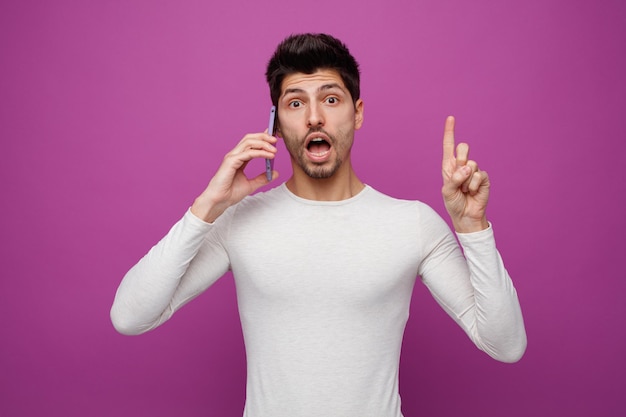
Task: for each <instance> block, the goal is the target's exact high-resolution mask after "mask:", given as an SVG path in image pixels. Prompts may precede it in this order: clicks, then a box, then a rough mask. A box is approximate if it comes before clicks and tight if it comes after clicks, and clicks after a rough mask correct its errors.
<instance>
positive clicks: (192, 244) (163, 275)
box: [111, 210, 229, 335]
mask: <svg viewBox="0 0 626 417" xmlns="http://www.w3.org/2000/svg"><path fill="white" fill-rule="evenodd" d="M228 221H229V211H227V212H225V213H224V214H223V215H222V216H220V218H219V219H218V221H216V222H215V223H206V222H204V221H202V220H201V219H199V218H197V217H196V216H194V215H193V214H192V213H191V211H190V210H188V211H187V212H186V213H185V215H184V216H183V217H182V219H181V220H179V221H178V222H177V223H176V224H175V225H174V226H173V227H172V228H171V229H170V231H169V232H168V233H167V235H165V237H164V238H163V239H161V240H160V241H159V242H158V243H157V244H156V245H155V246H154V247H152V249H150V251H149V252H148V253H147V254H146V255H145V256H144V257H143V258H142V259H141V260H140V261H139V262H138V263H137V264H136V265H135V266H133V267H132V268H131V269H130V270H129V271H128V272H127V273H126V275H125V276H124V278H123V280H122V282H121V283H120V286H119V287H118V290H117V292H116V295H115V299H114V302H113V306H112V307H111V321H112V322H113V325H114V327H115V328H116V329H117V330H118V331H119V332H120V333H122V334H128V335H135V334H141V333H144V332H147V331H149V330H151V329H154V328H155V327H157V326H159V325H161V324H162V323H164V322H165V321H166V320H168V319H169V318H170V317H171V316H172V315H173V314H174V312H176V311H177V310H178V309H179V308H180V307H182V306H183V305H185V304H186V303H187V302H189V301H190V300H192V299H193V298H195V297H196V296H198V295H199V294H200V293H202V292H203V291H204V290H206V289H207V288H208V287H209V286H211V284H213V283H214V282H215V281H217V280H218V279H219V278H220V277H221V276H222V275H224V273H225V272H226V271H227V270H228V268H229V259H228V254H227V251H226V249H225V247H224V245H223V244H222V238H221V233H222V232H221V230H222V229H223V228H224V226H227V223H228Z"/></svg>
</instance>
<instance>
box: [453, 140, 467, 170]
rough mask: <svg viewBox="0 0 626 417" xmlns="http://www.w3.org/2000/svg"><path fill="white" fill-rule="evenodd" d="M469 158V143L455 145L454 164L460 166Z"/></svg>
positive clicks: (465, 163)
mask: <svg viewBox="0 0 626 417" xmlns="http://www.w3.org/2000/svg"><path fill="white" fill-rule="evenodd" d="M468 159H469V145H468V144H467V143H459V144H458V145H457V147H456V166H457V167H462V166H465V165H467V161H468Z"/></svg>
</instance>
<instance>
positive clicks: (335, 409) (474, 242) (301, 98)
mask: <svg viewBox="0 0 626 417" xmlns="http://www.w3.org/2000/svg"><path fill="white" fill-rule="evenodd" d="M266 76H267V80H268V83H269V86H270V94H271V97H272V102H273V103H274V105H275V106H276V107H277V118H278V125H277V127H278V129H277V135H278V136H280V137H282V139H283V140H284V142H285V145H286V147H287V149H288V151H289V155H290V158H291V163H292V167H293V174H292V176H291V178H289V179H288V180H287V182H286V183H284V184H281V185H279V186H278V187H276V188H274V189H272V190H270V191H268V192H265V193H258V194H255V195H251V194H252V193H253V192H254V191H255V190H257V189H258V188H259V187H260V186H262V185H264V184H266V183H267V181H268V180H267V179H266V178H265V174H264V173H260V174H259V175H258V176H256V177H254V178H251V179H249V178H248V177H247V176H246V175H245V174H244V169H245V167H246V165H247V163H248V162H249V161H251V160H252V159H255V158H266V159H272V158H274V157H275V155H276V147H275V146H274V144H275V143H276V141H277V139H276V138H275V137H273V136H271V135H270V134H268V132H265V133H256V134H249V135H246V136H245V137H244V138H243V139H242V140H241V141H240V142H239V144H237V146H235V148H234V149H233V150H232V151H231V152H229V153H228V154H227V155H226V157H225V158H224V160H223V163H222V164H221V166H220V167H219V169H218V171H217V173H216V174H215V176H214V177H213V178H212V179H211V181H210V182H209V185H208V187H207V188H206V190H204V192H202V194H200V196H199V197H198V198H197V199H196V200H195V201H194V203H193V205H192V206H191V208H190V210H189V211H188V212H187V213H186V214H185V215H184V216H183V218H182V219H181V220H180V221H179V222H178V223H177V224H176V225H175V226H174V227H173V228H172V230H171V231H170V232H169V233H168V234H167V236H166V237H165V238H164V239H163V240H162V241H161V242H159V243H158V244H157V245H156V246H155V247H154V248H152V249H151V250H150V252H149V253H148V254H147V255H146V256H145V257H144V258H143V259H142V260H141V261H140V262H139V263H138V264H137V265H136V266H134V267H133V268H132V269H131V270H130V271H129V272H128V274H127V275H126V277H125V278H124V280H123V281H122V283H121V285H120V288H119V290H118V292H117V295H116V299H115V302H114V305H113V307H112V310H111V317H112V320H113V323H114V325H115V327H116V328H117V329H118V331H120V332H122V333H125V334H138V333H142V332H145V331H148V330H150V329H153V328H155V327H157V326H158V325H160V324H161V323H163V322H164V321H165V320H167V319H168V318H170V317H171V316H172V314H173V313H174V312H175V311H176V310H177V309H179V308H180V307H181V306H182V305H184V304H185V303H186V302H188V301H189V300H191V299H192V298H194V297H195V296H197V295H198V294H200V293H201V292H202V291H204V290H205V289H207V288H208V287H209V286H210V285H211V284H212V283H213V282H215V281H216V280H217V279H218V278H219V277H220V276H222V275H223V274H224V273H225V272H226V271H227V270H228V269H231V270H232V272H233V274H234V277H235V280H236V286H237V298H238V302H239V311H240V317H241V322H242V329H243V332H244V339H245V344H246V356H247V361H248V378H247V391H246V392H247V398H246V405H245V410H244V416H247V417H265V416H271V417H277V416H278V417H279V416H289V417H297V416H325V417H332V416H337V417H346V416H355V417H364V416H376V417H398V416H401V415H402V414H401V410H400V398H399V394H398V363H399V356H400V347H401V343H402V335H403V332H404V328H405V324H406V320H407V318H408V311H409V303H410V297H411V293H412V289H413V285H414V282H415V278H416V276H420V277H421V280H422V282H424V283H425V284H426V285H427V286H428V288H429V290H430V291H431V292H432V294H433V296H434V297H435V298H436V300H437V301H438V303H439V304H440V305H441V306H442V307H443V308H444V309H445V310H446V311H447V312H448V314H450V316H451V317H452V318H453V319H454V320H455V321H456V322H457V323H458V324H459V325H460V326H461V327H462V328H463V329H464V330H465V332H466V333H467V334H468V336H469V337H470V338H471V340H472V341H473V342H474V343H475V344H476V345H477V346H478V347H479V348H480V349H482V350H484V351H485V352H486V353H488V354H489V355H491V356H492V357H494V358H495V359H497V360H501V361H505V362H514V361H517V360H518V359H519V358H520V357H521V356H522V354H523V352H524V350H525V347H526V335H525V330H524V324H523V320H522V315H521V310H520V306H519V303H518V300H517V296H516V293H515V289H514V287H513V285H512V283H511V280H510V278H509V276H508V274H507V272H506V270H505V269H504V266H503V263H502V260H501V258H500V255H499V253H498V252H497V250H496V247H495V242H494V238H493V232H492V229H491V226H490V224H489V223H488V222H487V219H486V215H485V209H486V205H487V200H488V196H489V179H488V176H487V174H486V173H485V172H484V171H481V170H479V168H478V165H477V164H476V163H475V162H473V161H470V160H468V152H469V148H468V146H467V145H465V144H459V145H458V146H456V148H455V143H454V119H453V118H452V117H449V118H448V119H447V120H446V123H445V130H444V140H443V156H444V157H443V166H442V172H443V188H442V193H443V197H444V201H445V205H446V208H447V210H448V212H449V214H450V216H451V219H452V223H453V225H454V228H455V230H456V232H457V236H458V239H459V241H460V243H461V245H462V247H463V251H464V253H465V257H464V256H463V254H462V252H461V249H460V248H459V245H458V243H457V241H456V240H455V238H454V235H453V234H452V233H451V231H450V230H449V229H448V227H447V225H446V223H445V222H444V221H443V220H442V219H441V218H440V217H439V216H438V215H437V214H436V213H435V212H434V211H433V210H432V209H430V208H429V207H427V206H426V205H425V204H423V203H420V202H417V201H404V200H397V199H393V198H391V197H388V196H386V195H384V194H381V193H379V192H377V191H376V190H374V189H372V188H371V187H369V186H367V185H365V184H363V183H362V182H361V180H359V178H358V176H357V175H356V173H355V172H354V170H353V168H352V164H351V158H350V152H351V148H352V143H353V138H354V133H355V131H356V130H357V129H359V128H360V127H361V124H362V122H363V101H362V100H361V99H360V92H359V70H358V64H357V63H356V61H355V60H354V58H353V57H352V56H351V55H350V53H349V51H348V49H347V48H346V47H345V45H343V44H342V43H341V42H340V41H339V40H337V39H335V38H333V37H330V36H328V35H323V34H305V35H294V36H291V37H289V38H287V39H286V40H284V41H283V42H282V43H281V44H280V45H279V46H278V48H277V50H276V52H275V53H274V55H273V57H272V59H271V60H270V62H269V64H268V68H267V73H266ZM270 133H271V132H270ZM277 175H278V174H277V173H276V172H274V173H273V178H272V179H275V178H276V177H277Z"/></svg>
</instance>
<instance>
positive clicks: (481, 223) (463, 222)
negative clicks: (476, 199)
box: [452, 217, 489, 233]
mask: <svg viewBox="0 0 626 417" xmlns="http://www.w3.org/2000/svg"><path fill="white" fill-rule="evenodd" d="M452 224H453V226H454V231H455V232H456V233H475V232H480V231H483V230H485V229H488V228H489V222H488V221H487V218H486V217H483V218H482V219H459V220H454V219H453V220H452Z"/></svg>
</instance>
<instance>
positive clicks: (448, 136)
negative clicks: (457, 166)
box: [443, 116, 454, 162]
mask: <svg viewBox="0 0 626 417" xmlns="http://www.w3.org/2000/svg"><path fill="white" fill-rule="evenodd" d="M451 158H454V117H453V116H448V117H447V118H446V124H445V126H444V129H443V160H444V162H445V161H448V160H449V159H451Z"/></svg>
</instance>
